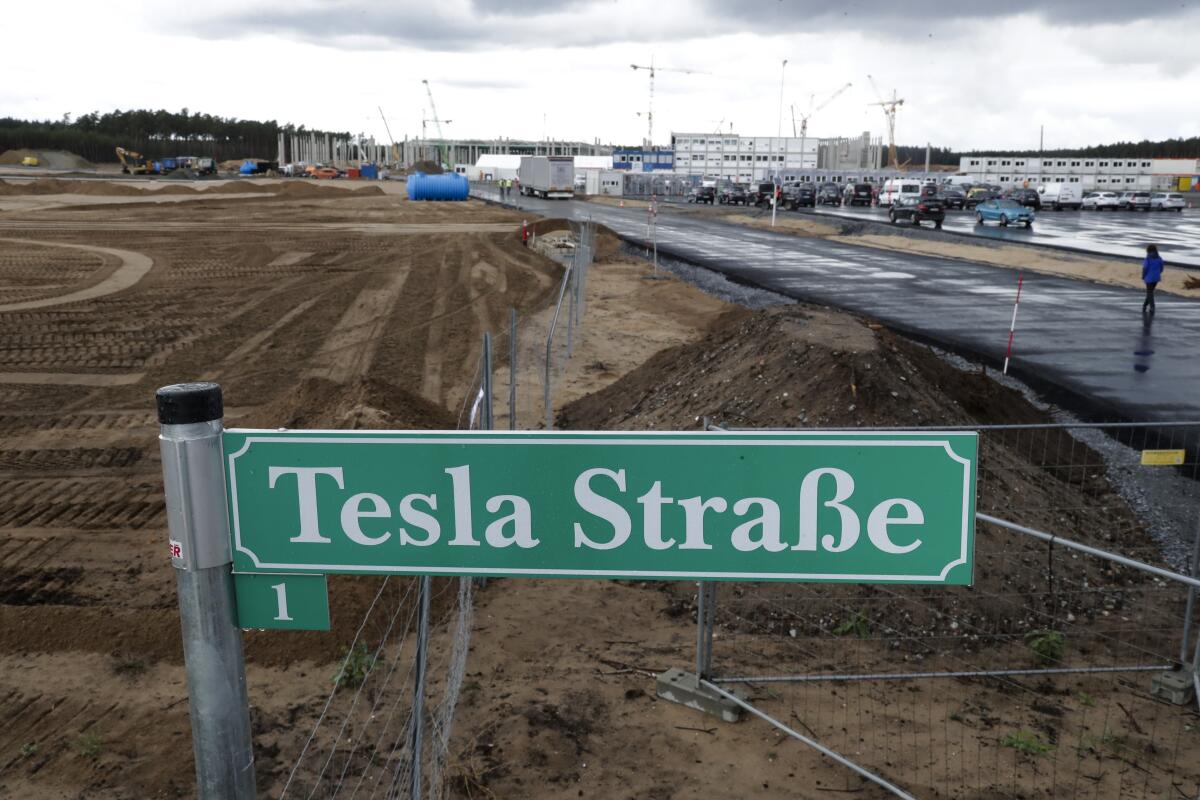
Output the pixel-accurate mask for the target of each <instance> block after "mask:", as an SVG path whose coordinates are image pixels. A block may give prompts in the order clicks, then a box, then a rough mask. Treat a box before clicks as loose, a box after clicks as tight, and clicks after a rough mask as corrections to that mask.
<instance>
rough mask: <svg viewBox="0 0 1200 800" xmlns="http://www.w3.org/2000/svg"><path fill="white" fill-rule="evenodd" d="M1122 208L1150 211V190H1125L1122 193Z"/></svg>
mask: <svg viewBox="0 0 1200 800" xmlns="http://www.w3.org/2000/svg"><path fill="white" fill-rule="evenodd" d="M1121 208H1123V209H1125V210H1126V211H1149V210H1150V193H1149V192H1125V193H1123V194H1122V195H1121Z"/></svg>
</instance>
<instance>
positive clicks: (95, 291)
mask: <svg viewBox="0 0 1200 800" xmlns="http://www.w3.org/2000/svg"><path fill="white" fill-rule="evenodd" d="M0 241H4V242H13V243H17V244H25V245H38V246H42V247H66V248H70V249H73V250H84V251H86V252H89V253H99V254H102V255H107V256H110V257H112V258H116V259H117V260H119V261H120V266H118V267H117V269H116V270H115V271H114V272H113V273H112V274H111V275H109V276H108V277H107V278H105V279H104V280H102V281H100V282H99V283H97V284H95V285H94V286H88V287H86V288H84V289H78V290H76V291H74V292H69V293H67V294H63V295H59V296H57V297H44V298H41V299H38V300H24V301H21V302H17V303H5V304H4V305H0V312H6V311H28V310H31V309H35V308H47V307H49V306H58V305H65V304H67V303H76V302H79V301H80V300H93V299H95V298H97V297H105V296H106V295H110V294H115V293H117V292H120V291H124V290H125V289H128V288H129V287H131V286H134V285H136V284H137V283H138V281H140V280H141V279H142V278H144V277H145V276H146V273H147V272H149V271H150V270H151V269H153V267H154V261H153V259H151V258H149V257H147V256H144V255H142V254H141V253H135V252H134V251H132V250H119V249H117V248H115V247H99V246H97V245H92V244H68V243H67V242H48V241H44V240H39V239H17V238H10V237H0Z"/></svg>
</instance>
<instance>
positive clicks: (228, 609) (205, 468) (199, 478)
mask: <svg viewBox="0 0 1200 800" xmlns="http://www.w3.org/2000/svg"><path fill="white" fill-rule="evenodd" d="M155 400H156V402H157V405H158V421H159V425H160V428H159V437H158V438H159V448H160V451H161V453H162V464H163V487H164V489H165V494H166V505H167V528H168V531H169V537H170V540H169V544H170V548H171V565H172V566H173V567H175V577H176V588H177V592H178V596H179V617H180V622H181V624H182V629H183V659H184V665H185V667H186V670H187V681H188V709H189V716H190V718H191V724H192V746H193V749H194V751H195V756H196V795H197V797H200V798H202V800H209V799H210V798H212V799H213V800H216V799H218V798H219V800H250V799H251V798H253V797H254V796H255V786H254V746H253V739H252V737H251V732H250V702H249V698H248V697H247V694H246V664H245V660H244V657H243V655H242V633H241V630H240V629H239V628H238V624H237V606H236V601H235V600H234V593H233V574H232V570H231V566H230V565H231V564H232V561H233V559H232V557H231V553H230V546H229V527H228V526H229V522H228V517H227V516H226V508H225V470H224V466H223V457H222V453H221V433H222V431H223V430H224V426H223V425H222V421H221V419H222V417H223V415H224V406H223V401H222V397H221V387H220V386H218V385H217V384H215V383H182V384H175V385H172V386H164V387H162V388H161V389H159V390H158V392H157V393H156V394H155Z"/></svg>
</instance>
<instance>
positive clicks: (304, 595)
mask: <svg viewBox="0 0 1200 800" xmlns="http://www.w3.org/2000/svg"><path fill="white" fill-rule="evenodd" d="M233 589H234V593H235V594H236V595H237V616H238V627H239V628H245V629H247V630H248V629H251V628H271V629H276V630H292V631H327V630H329V593H328V591H327V590H326V588H325V576H324V575H238V574H235V575H234V576H233Z"/></svg>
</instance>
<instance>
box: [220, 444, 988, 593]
mask: <svg viewBox="0 0 1200 800" xmlns="http://www.w3.org/2000/svg"><path fill="white" fill-rule="evenodd" d="M224 448H225V470H226V481H227V494H228V505H229V515H230V531H231V535H232V537H233V541H232V546H233V558H234V571H235V572H243V573H269V572H282V573H332V572H345V573H370V574H399V575H418V574H433V575H482V576H509V577H545V578H626V579H640V580H673V579H684V580H697V579H699V580H737V581H821V582H853V583H939V584H969V583H970V582H971V578H972V567H973V553H974V521H975V470H976V448H977V440H976V435H975V434H974V433H924V432H923V433H895V434H892V433H859V432H824V433H626V432H605V433H569V432H562V433H560V432H545V433H537V432H513V433H510V432H496V431H482V432H407V431H404V432H382V431H381V432H367V431H348V432H331V431H253V430H230V431H226V432H225V436H224Z"/></svg>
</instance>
